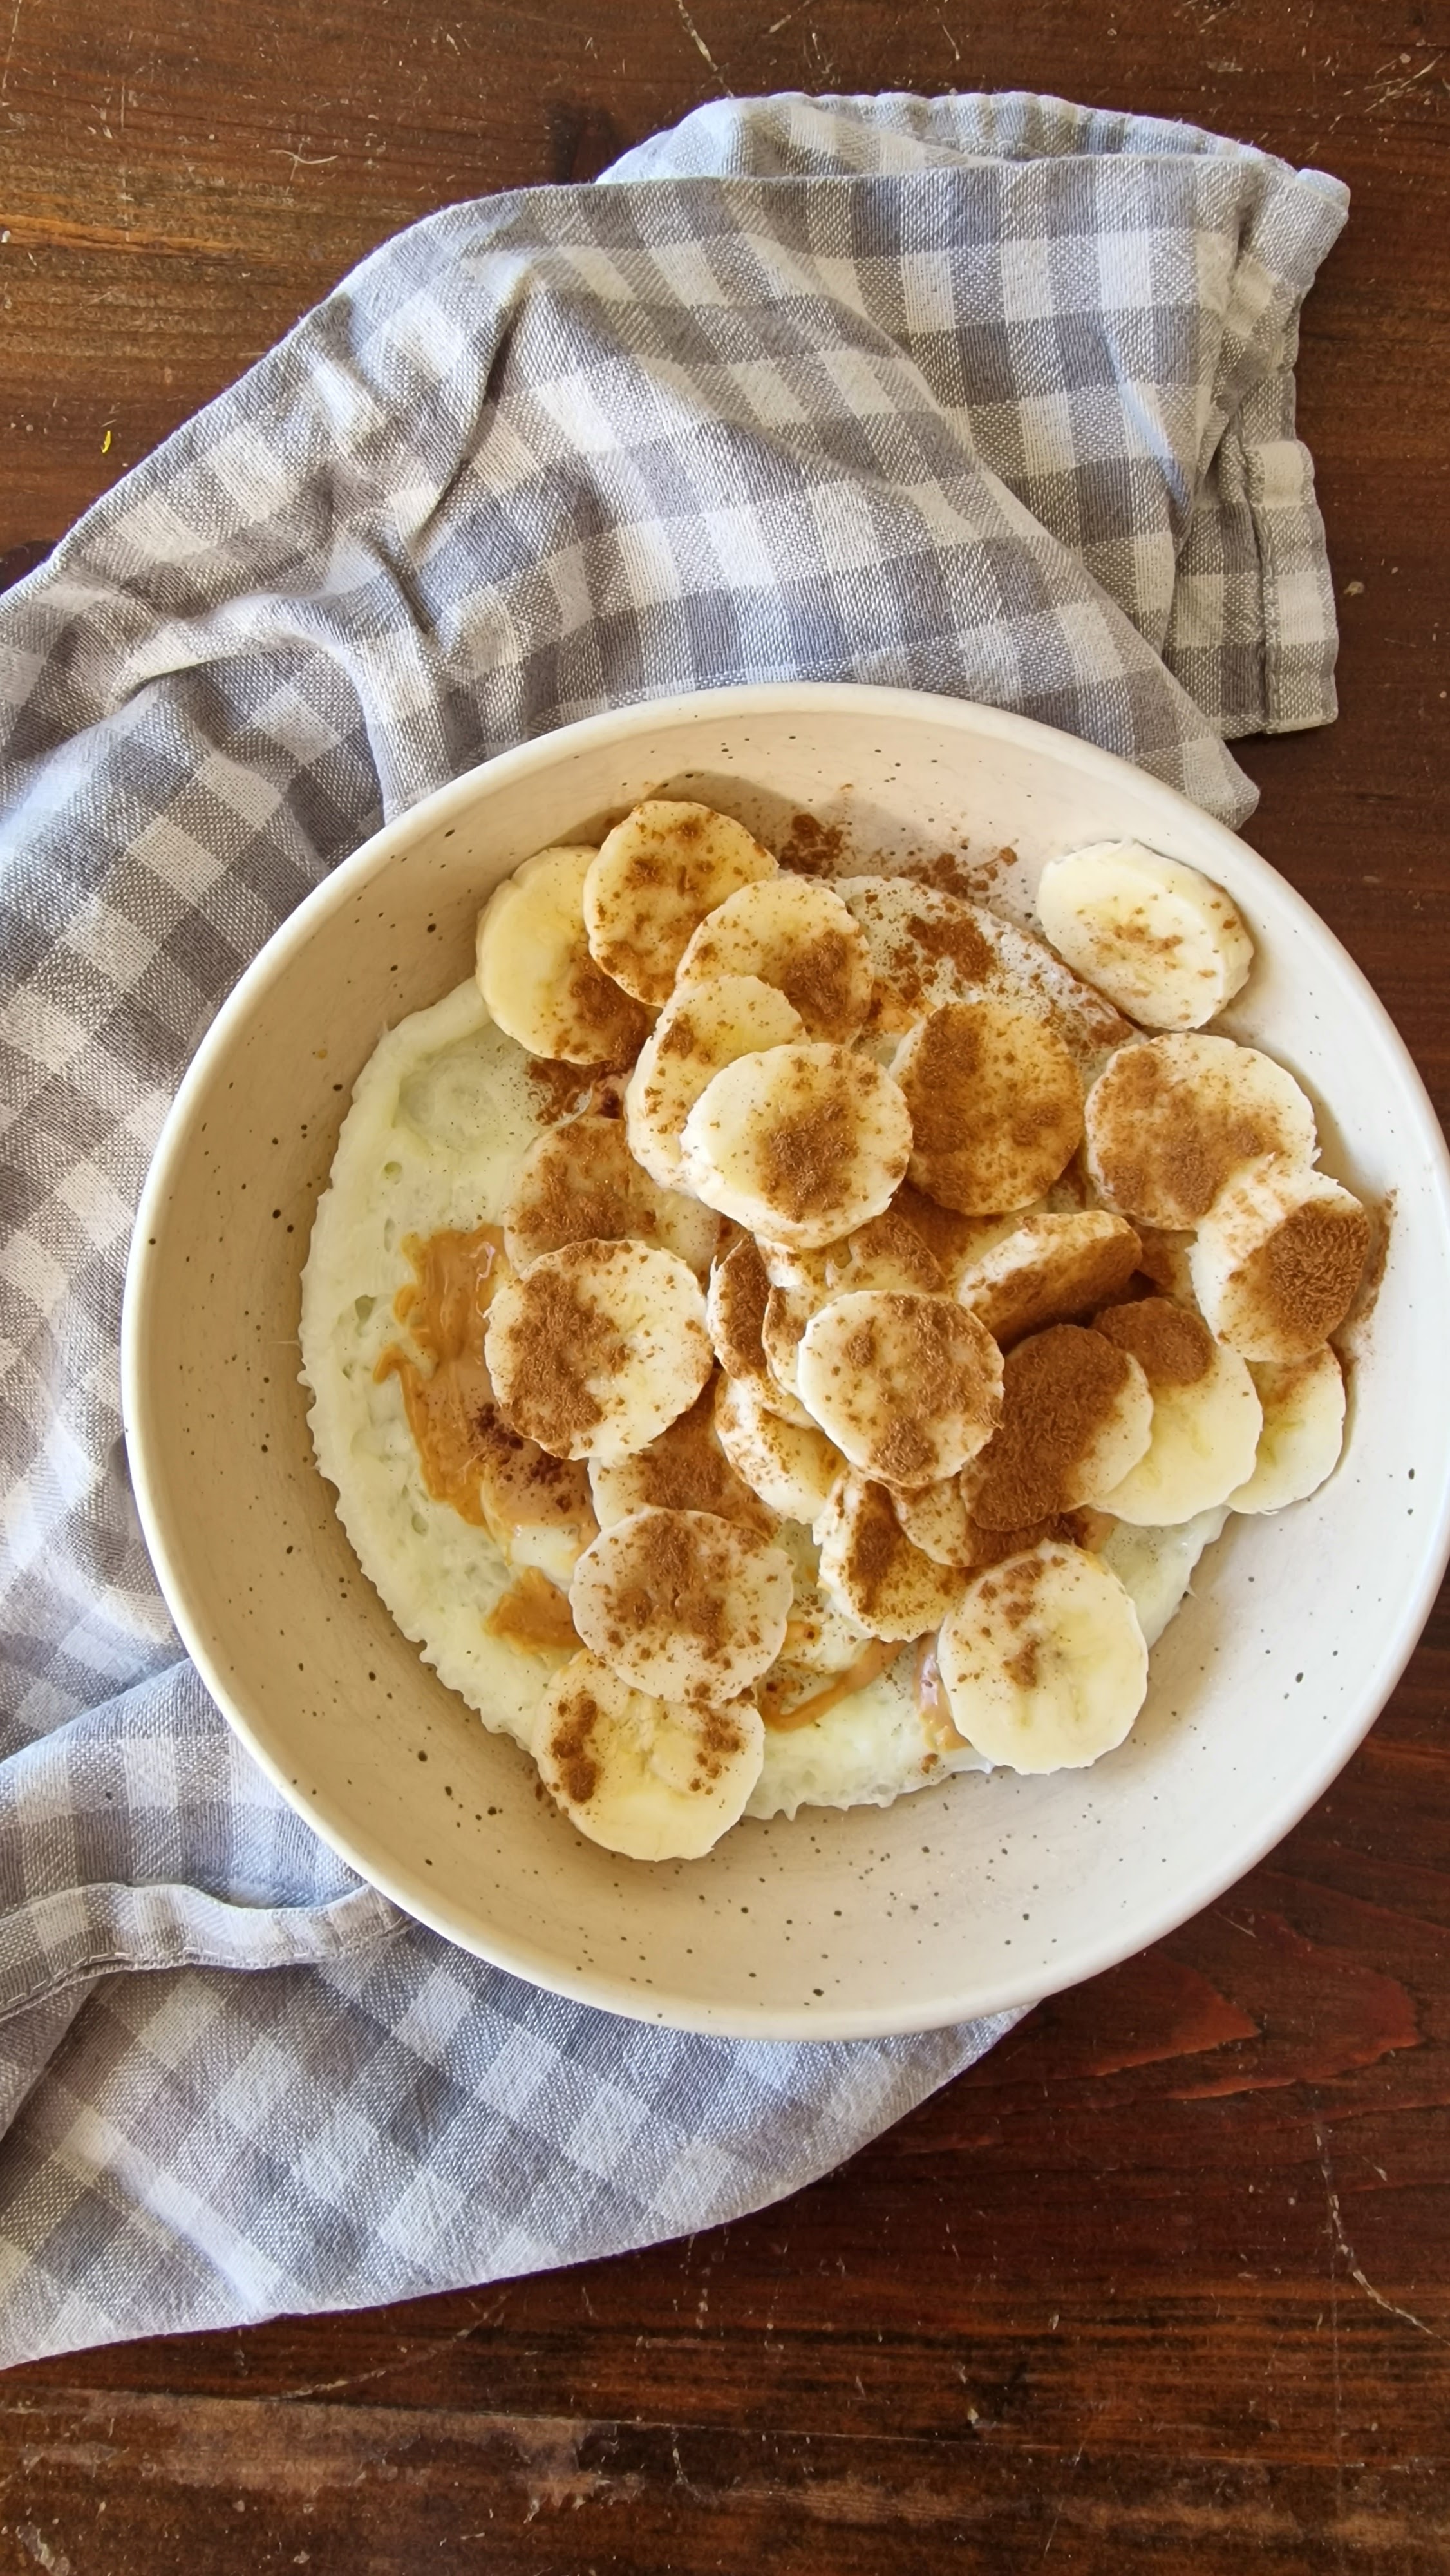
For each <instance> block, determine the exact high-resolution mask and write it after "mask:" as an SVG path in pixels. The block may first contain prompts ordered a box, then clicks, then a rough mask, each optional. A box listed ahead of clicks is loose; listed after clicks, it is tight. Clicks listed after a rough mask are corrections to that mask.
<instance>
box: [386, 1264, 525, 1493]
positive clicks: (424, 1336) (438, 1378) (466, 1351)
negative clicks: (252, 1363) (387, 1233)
mask: <svg viewBox="0 0 1450 2576" xmlns="http://www.w3.org/2000/svg"><path fill="white" fill-rule="evenodd" d="M403 1250H404V1251H405V1252H406V1254H407V1256H408V1259H409V1260H410V1261H411V1263H412V1265H413V1268H414V1271H415V1272H416V1274H417V1276H416V1278H414V1279H412V1280H410V1281H407V1282H405V1284H404V1285H403V1286H402V1287H401V1288H400V1289H399V1290H398V1293H397V1295H396V1297H395V1298H394V1299H393V1313H394V1315H395V1316H396V1317H397V1320H398V1322H399V1323H400V1324H406V1325H407V1327H408V1330H409V1332H410V1333H411V1334H412V1336H413V1339H414V1341H415V1342H416V1343H417V1345H418V1348H419V1350H420V1351H421V1352H422V1354H423V1357H424V1358H425V1360H431V1362H432V1368H431V1370H430V1371H429V1373H428V1375H427V1376H425V1375H424V1373H423V1371H422V1369H420V1367H419V1366H418V1363H417V1361H416V1360H415V1359H414V1357H413V1355H412V1353H411V1352H410V1351H405V1350H404V1348H403V1346H402V1344H401V1343H400V1342H390V1343H389V1344H388V1347H387V1349H386V1350H385V1351H384V1352H383V1353H382V1355H381V1357H380V1359H379V1360H378V1363H377V1366H376V1368H375V1369H374V1370H373V1376H374V1378H375V1379H377V1380H378V1382H379V1383H381V1381H382V1380H383V1379H384V1378H389V1377H393V1376H396V1377H398V1378H400V1379H401V1380H402V1386H403V1403H404V1406H405V1408H406V1410H407V1415H408V1428H409V1430H410V1431H411V1432H412V1434H413V1441H414V1445H415V1447H416V1448H417V1452H418V1457H419V1461H420V1463H421V1466H422V1469H423V1482H424V1484H425V1485H426V1486H427V1488H428V1491H429V1493H430V1494H431V1495H432V1497H433V1500H434V1502H435V1503H451V1504H452V1506H453V1509H454V1510H455V1511H456V1512H457V1513H458V1515H459V1518H460V1519H461V1520H465V1521H468V1522H469V1523H470V1524H471V1525H472V1526H473V1528H475V1529H483V1528H485V1527H486V1526H487V1522H486V1516H485V1513H484V1509H483V1503H482V1499H481V1496H480V1490H479V1489H480V1480H481V1477H482V1474H483V1468H484V1463H485V1460H486V1458H487V1456H488V1453H489V1449H490V1447H491V1444H492V1435H493V1425H494V1422H495V1419H496V1408H495V1405H494V1400H493V1387H492V1385H491V1384H490V1382H489V1375H488V1370H487V1368H486V1366H485V1365H484V1357H483V1319H484V1316H485V1315H486V1314H487V1312H488V1309H489V1306H490V1305H491V1303H492V1301H493V1292H494V1290H495V1288H496V1287H497V1286H498V1274H499V1272H500V1270H501V1268H502V1263H503V1235H502V1233H501V1232H500V1230H499V1228H498V1227H497V1226H496V1225H476V1226H474V1228H473V1229H472V1231H471V1233H467V1234H462V1233H458V1232H455V1231H454V1230H453V1229H451V1228H449V1227H447V1226H445V1227H443V1228H442V1229H441V1230H440V1231H439V1232H438V1233H437V1234H430V1235H429V1236H428V1238H427V1240H426V1241H424V1240H423V1239H422V1238H421V1237H420V1236H418V1235H416V1234H410V1235H408V1236H407V1237H406V1238H405V1240H404V1243H403Z"/></svg>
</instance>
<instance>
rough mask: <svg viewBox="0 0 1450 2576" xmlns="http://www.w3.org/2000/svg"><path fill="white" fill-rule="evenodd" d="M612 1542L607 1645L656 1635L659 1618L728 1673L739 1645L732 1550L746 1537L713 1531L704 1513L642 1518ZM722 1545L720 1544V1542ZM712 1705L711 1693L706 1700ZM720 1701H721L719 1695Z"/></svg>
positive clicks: (721, 1529) (658, 1514)
mask: <svg viewBox="0 0 1450 2576" xmlns="http://www.w3.org/2000/svg"><path fill="white" fill-rule="evenodd" d="M611 1537H613V1538H614V1540H615V1544H614V1546H613V1548H612V1549H611V1553H610V1590H609V1602H610V1612H611V1615H612V1617H613V1620H614V1629H613V1631H612V1633H611V1638H610V1643H611V1644H617V1645H621V1646H622V1645H624V1644H626V1643H627V1642H628V1640H629V1639H630V1638H632V1637H636V1636H640V1635H643V1634H644V1633H646V1632H647V1631H649V1630H651V1629H657V1628H658V1626H659V1623H660V1619H661V1616H662V1615H664V1616H667V1617H668V1619H669V1621H670V1623H671V1625H672V1626H673V1627H674V1628H675V1629H676V1630H677V1631H678V1632H679V1634H680V1635H681V1636H683V1637H688V1638H690V1639H691V1641H692V1642H693V1644H694V1645H696V1646H697V1647H698V1648H699V1649H700V1651H701V1653H702V1654H703V1656H704V1659H705V1660H706V1662H709V1663H718V1664H719V1665H720V1666H721V1668H722V1672H723V1671H724V1670H725V1669H727V1668H728V1665H729V1661H730V1656H731V1650H732V1647H733V1646H735V1645H736V1644H737V1643H738V1639H737V1637H736V1635H735V1632H734V1623H733V1621H732V1620H731V1618H730V1615H729V1609H728V1593H729V1584H730V1579H731V1577H732V1575H733V1574H734V1573H735V1572H736V1570H737V1568H738V1557H737V1556H736V1554H735V1551H736V1550H737V1549H738V1548H739V1547H740V1545H741V1544H742V1542H744V1543H745V1544H749V1543H750V1542H749V1541H748V1540H747V1538H746V1533H745V1532H744V1531H743V1530H740V1529H738V1528H730V1529H728V1530H727V1529H725V1528H724V1527H723V1526H722V1525H720V1524H718V1523H717V1524H715V1525H714V1526H712V1522H711V1516H710V1515H709V1514H707V1513H704V1512H684V1511H652V1512H647V1513H642V1514H641V1516H640V1518H639V1519H638V1520H637V1521H636V1522H635V1523H634V1524H633V1526H632V1527H631V1528H629V1529H628V1530H626V1531H623V1532H622V1533H621V1532H619V1531H618V1530H616V1531H615V1532H608V1531H606V1533H605V1542H604V1543H606V1544H607V1543H608V1541H609V1540H610V1538H611ZM722 1541H723V1542H724V1544H723V1545H722V1543H721V1542H722ZM701 1696H702V1698H705V1699H708V1697H709V1694H708V1693H702V1694H701ZM716 1696H717V1697H718V1696H720V1694H718V1693H717V1694H716Z"/></svg>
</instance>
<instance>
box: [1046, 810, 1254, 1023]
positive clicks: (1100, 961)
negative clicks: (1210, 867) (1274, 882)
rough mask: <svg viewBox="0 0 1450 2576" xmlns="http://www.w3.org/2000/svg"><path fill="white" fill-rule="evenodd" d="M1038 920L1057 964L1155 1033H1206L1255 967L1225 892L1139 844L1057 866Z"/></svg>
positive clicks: (1050, 872) (1107, 844) (1075, 855)
mask: <svg viewBox="0 0 1450 2576" xmlns="http://www.w3.org/2000/svg"><path fill="white" fill-rule="evenodd" d="M1037 913H1038V918H1039V920H1040V921H1041V923H1042V927H1043V929H1044V930H1045V931H1046V933H1047V936H1048V938H1049V939H1050V940H1051V942H1052V945H1053V947H1054V948H1055V949H1056V950H1057V953H1058V955H1059V957H1065V958H1066V959H1067V962H1068V964H1069V966H1072V967H1075V968H1076V970H1077V972H1078V974H1079V975H1085V976H1086V978H1087V980H1088V982H1089V983H1090V984H1094V985H1096V987H1097V989H1098V991H1099V992H1100V993H1106V994H1107V996H1108V999H1109V1001H1111V1002H1116V1004H1117V1006H1118V1009H1119V1010H1120V1011H1126V1012H1127V1014H1128V1017H1129V1018H1130V1019H1134V1020H1137V1021H1138V1023H1139V1024H1140V1026H1141V1027H1143V1028H1147V1029H1198V1028H1202V1026H1203V1023H1204V1021H1205V1020H1211V1019H1212V1018H1213V1016H1214V1013H1215V1012H1216V1011H1221V1010H1222V1009H1223V1007H1224V1004H1225V1003H1226V1002H1231V1001H1232V1000H1233V997H1234V995H1235V993H1237V992H1239V991H1241V990H1242V988H1243V986H1244V985H1245V984H1246V983H1247V981H1248V976H1249V969H1250V967H1251V966H1252V965H1253V962H1254V943H1253V941H1252V940H1251V939H1250V937H1249V934H1248V932H1247V930H1246V929H1245V928H1244V925H1243V921H1242V919H1241V917H1240V915H1239V912H1238V910H1237V908H1236V906H1235V905H1234V904H1232V903H1231V902H1230V901H1229V898H1228V896H1227V895H1226V894H1225V893H1224V890H1223V888H1222V886H1217V885H1215V884H1214V883H1213V880H1212V878H1211V877H1205V876H1200V874H1199V872H1198V870H1197V868H1190V867H1188V866H1187V865H1186V864H1185V862H1184V861H1183V860H1182V859H1165V858H1164V857H1163V856H1162V855H1161V853H1160V852H1159V851H1157V850H1147V849H1145V848H1144V847H1143V844H1142V842H1141V841H1095V842H1094V843H1093V844H1092V846H1091V848H1089V849H1086V850H1074V851H1072V852H1071V854H1070V855H1069V856H1068V857H1066V858H1062V859H1049V861H1048V863H1047V866H1046V867H1045V868H1044V869H1043V871H1042V880H1041V883H1040V884H1039V886H1038V889H1037Z"/></svg>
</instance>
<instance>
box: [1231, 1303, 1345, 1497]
mask: <svg viewBox="0 0 1450 2576" xmlns="http://www.w3.org/2000/svg"><path fill="white" fill-rule="evenodd" d="M1249 1375H1250V1377H1251V1378H1252V1379H1253V1381H1254V1393H1255V1394H1256V1395H1257V1397H1258V1399H1259V1402H1260V1404H1261V1405H1262V1406H1263V1408H1264V1427H1263V1429H1262V1431H1261V1432H1260V1433H1259V1445H1258V1448H1257V1449H1256V1451H1255V1452H1254V1472H1253V1474H1252V1475H1251V1476H1250V1477H1249V1478H1248V1479H1247V1481H1246V1482H1245V1483H1244V1484H1242V1485H1236V1486H1235V1488H1234V1490H1233V1492H1232V1493H1231V1494H1230V1496H1229V1498H1228V1499H1229V1508H1230V1510H1232V1511H1235V1512H1281V1511H1282V1510H1283V1508H1284V1505H1285V1504H1286V1503H1300V1502H1302V1501H1303V1500H1304V1497H1305V1495H1306V1494H1313V1493H1317V1492H1318V1490H1319V1487H1320V1486H1321V1485H1322V1484H1323V1483H1324V1480H1325V1478H1326V1477H1327V1476H1331V1475H1332V1474H1333V1473H1334V1470H1335V1468H1336V1466H1337V1465H1338V1463H1339V1452H1340V1450H1341V1448H1342V1447H1343V1445H1344V1377H1343V1373H1342V1371H1341V1369H1340V1365H1339V1362H1338V1360H1337V1359H1336V1358H1335V1356H1334V1353H1333V1351H1332V1350H1331V1349H1330V1348H1329V1345H1328V1343H1327V1342H1326V1343H1325V1344H1324V1346H1323V1348H1322V1349H1320V1350H1317V1351H1311V1352H1310V1354H1309V1356H1308V1358H1307V1359H1303V1360H1250V1362H1249Z"/></svg>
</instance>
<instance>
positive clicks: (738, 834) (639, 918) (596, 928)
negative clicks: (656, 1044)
mask: <svg viewBox="0 0 1450 2576" xmlns="http://www.w3.org/2000/svg"><path fill="white" fill-rule="evenodd" d="M775 868H776V863H775V860H774V859H773V858H772V857H771V854H770V852H769V850H765V849H762V848H761V845H760V843H759V842H758V841H757V840H756V839H755V838H754V836H753V835H752V834H751V833H749V832H747V831H746V829H745V826H744V824H743V823H737V822H734V821H733V820H732V818H731V817H730V815H728V814H717V813H716V812H715V811H714V810H713V808H712V807H711V806H709V805H695V804H691V803H687V802H683V801H681V800H679V799H677V798H673V797H664V796H652V797H648V798H646V800H645V802H644V804H642V805H636V806H635V808H634V811H633V812H632V813H630V814H626V816H625V818H624V821H623V822H622V823H616V824H615V827H614V829H613V831H612V832H610V833H607V834H606V836H605V838H604V840H603V841H602V842H601V843H600V845H599V852H598V855H597V857H596V858H595V860H594V862H593V864H592V866H591V867H590V870H589V873H588V875H587V877H586V878H585V881H584V926H585V928H586V930H587V931H588V933H589V953H590V955H591V957H592V958H593V959H594V962H595V964H596V965H597V966H602V967H603V969H604V972H605V974H606V975H611V976H612V977H613V978H614V981H615V983H616V984H622V985H623V987H624V989H625V991H626V993H632V994H633V995H634V997H635V999H636V1001H640V1002H648V1003H653V1004H655V1005H656V1006H658V1005H659V1004H660V1003H661V1002H667V1001H668V1000H669V997H670V990H671V987H672V986H673V984H674V980H675V969H676V967H677V966H678V965H679V962H680V959H681V958H682V957H683V955H684V953H685V950H686V948H687V947H688V946H689V943H690V939H691V936H692V934H693V933H694V932H695V931H696V930H697V929H698V927H699V925H700V923H701V922H702V921H703V920H704V918H705V915H706V914H707V913H709V912H713V911H714V910H715V907H716V905H717V904H721V903H724V901H725V900H726V897H727V896H729V895H732V894H734V893H736V892H737V891H738V889H739V888H740V887H741V886H743V885H750V884H753V883H754V882H755V880H756V879H757V878H759V877H770V876H774V874H775Z"/></svg>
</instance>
